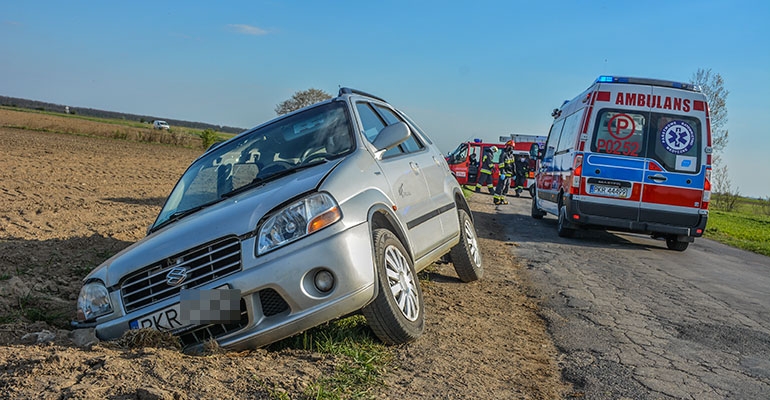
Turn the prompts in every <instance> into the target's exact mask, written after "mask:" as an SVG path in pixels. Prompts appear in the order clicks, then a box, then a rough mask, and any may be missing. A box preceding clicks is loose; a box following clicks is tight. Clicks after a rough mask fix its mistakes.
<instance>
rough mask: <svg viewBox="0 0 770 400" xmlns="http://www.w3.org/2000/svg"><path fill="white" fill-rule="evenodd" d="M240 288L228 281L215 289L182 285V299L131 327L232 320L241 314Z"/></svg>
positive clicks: (183, 326) (179, 328) (174, 329)
mask: <svg viewBox="0 0 770 400" xmlns="http://www.w3.org/2000/svg"><path fill="white" fill-rule="evenodd" d="M240 298H241V291H240V290H238V289H228V286H227V285H223V286H220V287H218V288H215V289H208V290H205V289H204V290H200V289H182V290H181V292H180V299H181V302H180V303H176V304H173V305H171V306H169V307H166V308H164V309H162V310H159V311H155V312H153V313H150V314H147V315H145V316H142V317H140V318H137V319H135V320H132V321H130V322H129V323H128V326H129V327H130V328H131V329H141V328H152V329H155V330H159V331H171V332H175V333H176V332H180V331H183V330H185V329H186V328H189V327H192V326H194V325H200V324H208V323H222V322H223V323H230V322H235V321H238V319H239V318H240V307H239V300H240Z"/></svg>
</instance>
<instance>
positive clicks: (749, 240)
mask: <svg viewBox="0 0 770 400" xmlns="http://www.w3.org/2000/svg"><path fill="white" fill-rule="evenodd" d="M705 236H706V237H707V238H709V239H713V240H716V241H718V242H720V243H724V244H726V245H729V246H733V247H737V248H739V249H743V250H748V251H752V252H755V253H759V254H764V255H766V256H770V216H767V215H759V214H756V213H746V212H739V211H733V212H726V211H710V212H709V220H708V224H707V226H706V234H705Z"/></svg>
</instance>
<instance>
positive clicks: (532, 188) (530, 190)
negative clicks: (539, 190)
mask: <svg viewBox="0 0 770 400" xmlns="http://www.w3.org/2000/svg"><path fill="white" fill-rule="evenodd" d="M527 191H529V197H532V198H534V197H535V185H530V186H529V188H527Z"/></svg>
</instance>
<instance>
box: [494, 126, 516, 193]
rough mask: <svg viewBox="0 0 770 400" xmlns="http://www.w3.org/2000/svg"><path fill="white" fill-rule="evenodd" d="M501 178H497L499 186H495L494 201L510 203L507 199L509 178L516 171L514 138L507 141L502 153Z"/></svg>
mask: <svg viewBox="0 0 770 400" xmlns="http://www.w3.org/2000/svg"><path fill="white" fill-rule="evenodd" d="M498 165H499V167H500V179H498V180H497V187H496V188H495V195H494V200H493V201H494V203H495V205H499V204H508V201H507V200H505V192H506V189H507V186H508V178H509V177H510V176H512V175H513V174H514V173H515V170H514V168H515V165H514V156H513V140H509V141H507V142H505V150H503V154H501V155H500V163H499V164H498Z"/></svg>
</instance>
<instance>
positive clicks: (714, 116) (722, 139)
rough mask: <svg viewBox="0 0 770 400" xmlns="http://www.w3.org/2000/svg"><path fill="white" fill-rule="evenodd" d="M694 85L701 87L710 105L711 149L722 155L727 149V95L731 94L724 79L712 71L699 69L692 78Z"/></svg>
mask: <svg viewBox="0 0 770 400" xmlns="http://www.w3.org/2000/svg"><path fill="white" fill-rule="evenodd" d="M692 83H693V84H695V85H698V86H700V88H701V90H702V91H703V94H705V95H706V100H708V103H709V117H710V119H711V147H712V149H713V150H714V154H715V155H719V154H721V152H722V150H724V149H725V147H727V140H728V132H727V129H726V128H725V125H727V95H728V94H730V92H729V91H728V90H727V89H725V87H724V83H725V82H724V79H722V75H720V74H718V73H717V74H712V73H711V69H710V68H709V69H703V68H699V69H698V71H697V72H695V74H693V76H692Z"/></svg>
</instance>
